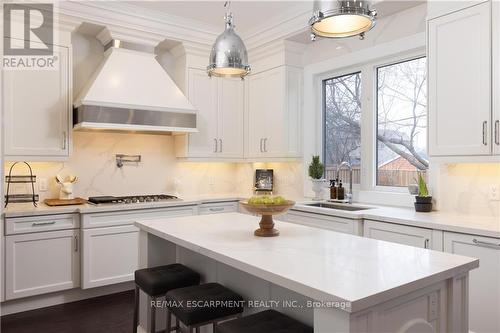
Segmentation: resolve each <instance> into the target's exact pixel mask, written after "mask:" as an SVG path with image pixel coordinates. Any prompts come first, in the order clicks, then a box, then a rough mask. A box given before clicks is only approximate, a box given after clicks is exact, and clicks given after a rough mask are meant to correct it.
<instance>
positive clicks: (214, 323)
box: [212, 322, 217, 333]
mask: <svg viewBox="0 0 500 333" xmlns="http://www.w3.org/2000/svg"><path fill="white" fill-rule="evenodd" d="M212 325H213V326H212V333H215V332H216V331H217V323H216V322H213V324H212Z"/></svg>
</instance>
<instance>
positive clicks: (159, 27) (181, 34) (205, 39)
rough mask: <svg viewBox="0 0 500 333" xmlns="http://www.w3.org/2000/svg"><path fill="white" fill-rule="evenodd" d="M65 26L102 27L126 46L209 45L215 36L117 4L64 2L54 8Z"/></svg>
mask: <svg viewBox="0 0 500 333" xmlns="http://www.w3.org/2000/svg"><path fill="white" fill-rule="evenodd" d="M57 10H58V14H59V15H60V16H61V17H63V18H64V21H65V22H73V25H74V26H75V25H76V26H78V25H79V24H81V23H83V22H87V23H93V24H97V25H102V26H105V27H106V28H107V29H108V30H109V31H110V32H112V33H114V34H115V35H119V36H121V38H122V39H123V40H127V41H130V42H136V43H137V42H139V43H141V42H142V43H144V42H146V43H148V44H153V43H155V42H156V44H158V43H159V42H160V41H163V40H165V39H169V40H174V41H180V42H183V41H187V42H194V43H200V44H206V45H210V44H211V43H212V42H213V40H215V38H216V36H217V34H216V32H215V31H214V32H212V30H213V29H212V28H210V27H205V26H202V25H200V24H199V23H198V24H194V23H193V21H192V20H187V19H186V20H185V19H183V18H179V17H177V16H171V15H166V14H163V13H162V14H160V13H156V12H151V11H148V13H145V11H144V10H139V9H138V7H137V6H133V5H129V4H124V3H119V2H117V1H116V2H91V1H81V2H76V1H64V2H60V3H59V4H58V7H57Z"/></svg>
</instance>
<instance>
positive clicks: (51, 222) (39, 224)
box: [32, 221, 56, 227]
mask: <svg viewBox="0 0 500 333" xmlns="http://www.w3.org/2000/svg"><path fill="white" fill-rule="evenodd" d="M51 224H56V221H50V222H33V224H32V226H33V227H40V226H44V225H51Z"/></svg>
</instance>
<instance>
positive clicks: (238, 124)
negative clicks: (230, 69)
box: [218, 78, 245, 158]
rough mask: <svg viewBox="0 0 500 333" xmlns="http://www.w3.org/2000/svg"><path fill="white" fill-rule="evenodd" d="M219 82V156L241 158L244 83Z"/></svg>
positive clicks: (239, 80)
mask: <svg viewBox="0 0 500 333" xmlns="http://www.w3.org/2000/svg"><path fill="white" fill-rule="evenodd" d="M218 81H219V85H218V87H219V89H218V95H219V113H218V114H219V124H218V138H219V154H218V156H220V157H228V158H242V157H243V136H244V133H243V108H244V103H245V100H244V82H243V81H242V80H241V79H230V78H222V79H218Z"/></svg>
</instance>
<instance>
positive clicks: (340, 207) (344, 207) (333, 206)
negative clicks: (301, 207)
mask: <svg viewBox="0 0 500 333" xmlns="http://www.w3.org/2000/svg"><path fill="white" fill-rule="evenodd" d="M305 206H311V207H319V208H329V209H338V210H346V211H350V212H355V211H358V210H365V209H371V208H372V207H360V206H352V205H347V204H344V205H343V204H335V203H327V202H317V203H311V204H305Z"/></svg>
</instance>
